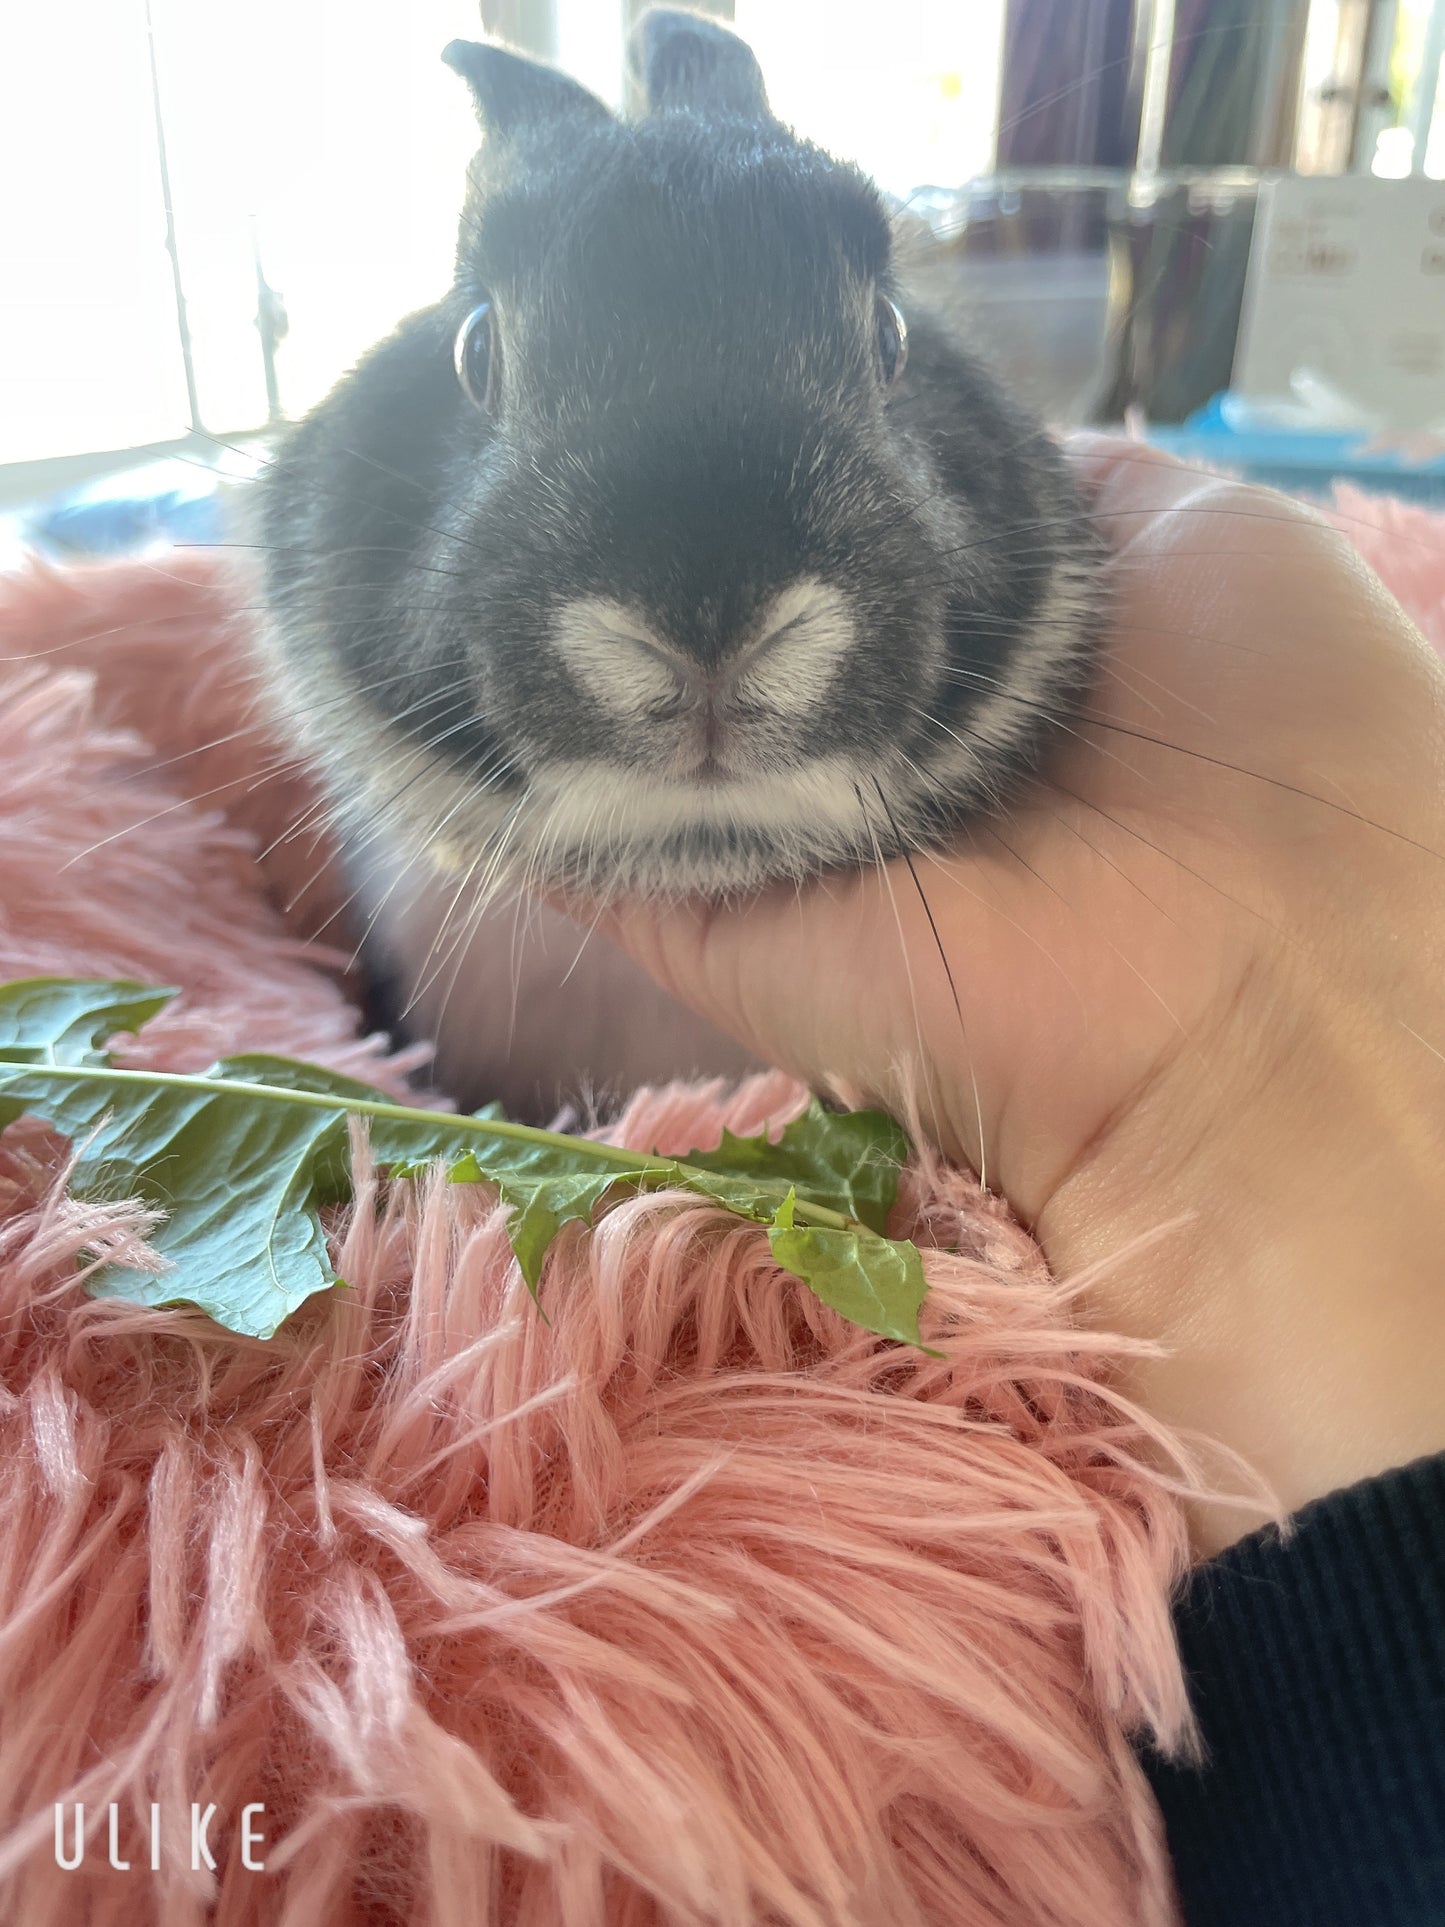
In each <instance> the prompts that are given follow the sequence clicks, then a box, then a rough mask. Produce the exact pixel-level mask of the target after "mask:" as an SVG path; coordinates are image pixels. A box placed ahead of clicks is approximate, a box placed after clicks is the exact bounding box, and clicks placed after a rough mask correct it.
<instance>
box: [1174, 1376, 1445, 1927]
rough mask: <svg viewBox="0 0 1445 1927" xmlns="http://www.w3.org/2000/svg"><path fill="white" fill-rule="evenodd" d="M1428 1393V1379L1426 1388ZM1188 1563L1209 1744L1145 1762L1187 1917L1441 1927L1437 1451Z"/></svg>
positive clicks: (1186, 1646)
mask: <svg viewBox="0 0 1445 1927" xmlns="http://www.w3.org/2000/svg"><path fill="white" fill-rule="evenodd" d="M1441 1395H1442V1398H1445V1385H1442V1394H1441ZM1294 1527H1295V1529H1294V1532H1293V1534H1292V1535H1291V1536H1290V1537H1288V1538H1282V1537H1281V1535H1280V1533H1279V1532H1278V1531H1277V1530H1276V1529H1274V1528H1273V1527H1271V1528H1268V1529H1266V1530H1265V1531H1263V1532H1257V1533H1254V1534H1253V1535H1252V1536H1251V1537H1249V1538H1248V1539H1244V1540H1242V1541H1241V1542H1240V1543H1239V1544H1238V1545H1235V1546H1231V1547H1230V1548H1229V1550H1228V1551H1227V1552H1225V1553H1223V1554H1221V1555H1220V1557H1218V1558H1217V1559H1212V1560H1210V1561H1209V1562H1208V1563H1207V1564H1205V1565H1202V1566H1199V1567H1198V1568H1196V1570H1195V1571H1194V1572H1193V1573H1191V1574H1190V1576H1189V1581H1188V1584H1187V1586H1186V1589H1185V1591H1184V1593H1183V1596H1182V1598H1181V1599H1180V1601H1179V1604H1178V1606H1177V1609H1176V1612H1175V1623H1176V1626H1177V1628H1178V1632H1179V1641H1180V1647H1181V1650H1182V1652H1183V1656H1184V1664H1185V1667H1186V1669H1187V1672H1188V1675H1189V1680H1190V1688H1191V1693H1192V1697H1193V1701H1194V1705H1195V1709H1196V1711H1197V1713H1198V1715H1199V1721H1200V1726H1201V1728H1202V1731H1203V1735H1204V1741H1205V1745H1206V1748H1207V1750H1208V1760H1207V1762H1206V1764H1205V1766H1204V1767H1203V1768H1202V1769H1200V1770H1197V1771H1196V1770H1192V1769H1187V1768H1181V1767H1175V1766H1169V1765H1167V1764H1165V1763H1164V1762H1163V1761H1161V1760H1159V1759H1157V1758H1156V1757H1154V1756H1152V1755H1150V1756H1146V1758H1145V1762H1144V1764H1145V1768H1146V1770H1147V1772H1148V1774H1149V1777H1150V1780H1151V1781H1152V1782H1153V1785H1154V1790H1155V1792H1156V1794H1157V1795H1158V1799H1159V1804H1160V1807H1161V1809H1162V1811H1163V1814H1164V1822H1165V1826H1166V1828H1167V1830H1168V1836H1169V1845H1170V1850H1171V1853H1172V1855H1173V1858H1174V1865H1175V1870H1176V1875H1177V1878H1178V1883H1179V1892H1180V1898H1181V1900H1182V1903H1183V1909H1184V1917H1185V1920H1186V1921H1187V1922H1188V1924H1189V1927H1445V1455H1442V1456H1441V1457H1439V1458H1433V1459H1421V1460H1419V1461H1417V1462H1416V1463H1415V1464H1414V1465H1409V1466H1404V1467H1402V1468H1401V1469H1400V1470H1398V1471H1395V1472H1389V1473H1386V1474H1384V1475H1383V1476H1382V1477H1380V1478H1378V1479H1371V1480H1368V1481H1367V1482H1365V1483H1364V1484H1361V1485H1356V1486H1352V1487H1350V1488H1349V1489H1348V1490H1346V1491H1342V1492H1335V1493H1332V1494H1331V1495H1330V1496H1329V1497H1328V1498H1325V1499H1320V1500H1318V1501H1316V1503H1315V1504H1313V1505H1310V1506H1306V1507H1305V1508H1304V1509H1303V1510H1302V1511H1301V1512H1300V1513H1299V1514H1298V1515H1297V1516H1296V1519H1295V1522H1294Z"/></svg>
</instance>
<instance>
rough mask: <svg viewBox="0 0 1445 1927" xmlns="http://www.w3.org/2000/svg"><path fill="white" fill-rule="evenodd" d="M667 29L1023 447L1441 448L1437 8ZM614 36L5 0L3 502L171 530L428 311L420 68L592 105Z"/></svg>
mask: <svg viewBox="0 0 1445 1927" xmlns="http://www.w3.org/2000/svg"><path fill="white" fill-rule="evenodd" d="M702 10H706V11H710V12H712V13H714V14H716V15H718V16H719V17H720V18H724V19H728V20H733V21H735V23H736V26H737V28H738V30H739V31H740V32H741V33H742V34H744V35H745V36H746V37H747V38H748V39H750V40H751V41H752V43H753V45H754V46H755V48H756V50H757V52H758V55H759V58H760V60H761V63H762V66H763V70H764V73H765V74H766V76H767V80H768V86H769V91H770V95H771V98H772V101H773V104H774V107H775V109H776V111H777V112H778V113H779V114H780V115H781V116H782V117H783V118H784V119H786V120H788V121H790V122H792V123H793V124H794V125H795V126H796V127H798V128H799V130H800V131H802V132H804V133H806V134H808V135H809V136H811V137H813V138H815V139H817V140H818V141H819V142H821V143H822V144H823V145H825V146H826V147H828V148H830V149H831V150H833V151H834V152H837V153H840V154H844V155H848V156H850V157H852V158H855V159H857V160H858V161H860V162H861V163H862V164H863V165H864V166H865V167H866V168H867V169H868V170H869V171H871V172H872V173H873V174H874V175H875V176H876V178H877V179H878V180H879V182H880V183H881V185H882V186H883V187H884V188H885V189H886V190H887V191H888V192H889V194H890V195H892V196H893V197H895V199H896V200H897V202H898V204H899V208H900V224H901V229H902V232H903V235H904V242H905V246H906V247H907V249H908V251H909V254H910V256H911V258H912V260H913V262H914V264H915V268H916V271H917V272H918V273H919V274H920V275H921V276H922V277H923V278H924V279H925V280H926V281H927V283H928V287H929V291H930V293H931V295H932V296H933V297H934V298H935V299H937V300H938V301H940V302H943V303H945V304H948V305H952V306H955V307H956V308H957V310H958V311H959V313H960V314H961V315H962V316H963V317H964V319H965V322H966V325H967V326H968V328H969V330H970V332H971V333H972V335H973V336H974V338H975V339H976V340H977V341H978V342H979V343H980V344H981V345H982V346H983V347H984V348H985V349H986V350H987V351H988V352H990V353H991V354H993V356H994V357H995V358H996V359H997V360H998V361H999V362H1000V363H1001V364H1002V366H1003V367H1004V369H1005V372H1007V373H1008V374H1009V375H1010V376H1011V377H1012V378H1013V380H1014V381H1015V382H1016V383H1017V384H1018V385H1019V386H1020V387H1021V388H1022V389H1023V390H1024V391H1025V392H1026V393H1027V394H1028V395H1029V397H1030V398H1031V399H1032V400H1033V401H1035V402H1036V403H1037V404H1038V405H1039V406H1040V407H1041V408H1042V409H1043V410H1044V411H1045V412H1046V413H1047V414H1048V415H1049V416H1050V418H1051V419H1053V420H1055V421H1057V422H1061V423H1062V422H1070V421H1082V420H1096V421H1122V420H1125V419H1128V420H1130V421H1132V422H1133V423H1134V424H1135V425H1136V426H1137V425H1138V424H1140V423H1147V424H1149V425H1150V426H1151V427H1152V428H1153V429H1156V430H1161V431H1162V430H1164V429H1167V428H1168V427H1169V426H1170V425H1175V426H1176V427H1177V426H1178V425H1181V424H1186V423H1188V424H1192V426H1191V427H1190V428H1189V429H1188V431H1187V432H1188V433H1190V434H1195V435H1197V434H1200V433H1209V432H1215V433H1222V432H1224V430H1226V429H1228V428H1230V427H1231V424H1232V427H1233V429H1234V430H1236V431H1237V430H1238V429H1239V426H1240V422H1239V418H1238V413H1237V411H1238V409H1239V408H1240V407H1241V406H1244V405H1245V404H1246V403H1248V402H1249V400H1250V397H1251V396H1253V398H1254V406H1255V414H1254V415H1253V416H1251V417H1250V422H1249V425H1250V426H1252V428H1254V429H1261V430H1264V429H1267V430H1268V431H1269V432H1271V433H1275V434H1285V433H1294V432H1295V431H1297V430H1301V429H1304V430H1310V431H1313V432H1326V431H1328V432H1331V433H1336V434H1338V433H1343V432H1345V431H1351V432H1353V433H1354V434H1355V435H1356V436H1357V437H1360V436H1363V437H1365V442H1364V443H1361V444H1359V445H1361V446H1365V447H1366V449H1367V453H1368V451H1370V450H1374V449H1376V448H1377V447H1383V448H1384V449H1385V453H1386V456H1387V457H1388V459H1390V460H1392V461H1396V462H1398V461H1399V460H1400V459H1401V458H1400V447H1399V442H1398V436H1399V434H1400V433H1401V432H1402V431H1403V432H1404V433H1405V434H1406V436H1407V437H1408V436H1409V435H1412V434H1414V435H1417V436H1418V435H1421V434H1425V435H1428V433H1429V432H1431V431H1442V430H1445V187H1442V186H1441V185H1440V183H1442V181H1445V75H1442V67H1445V0H733V3H732V4H725V3H724V4H720V3H718V0H711V4H705V5H704V7H703V9H702ZM639 11H641V0H484V4H483V6H482V8H481V18H480V19H479V18H478V14H477V10H476V5H475V0H45V4H32V3H31V0H0V165H3V175H0V178H3V179H4V180H5V182H6V183H7V186H6V189H5V220H4V229H3V231H4V247H3V249H0V510H4V509H6V508H7V507H8V508H9V509H11V510H12V512H13V511H14V510H15V508H16V505H19V504H28V505H34V504H36V503H45V504H55V503H57V502H64V503H65V504H66V506H67V510H68V512H69V513H70V516H71V520H70V522H69V523H68V524H66V523H65V522H64V521H63V519H62V520H56V519H55V518H54V517H53V516H52V517H51V520H50V521H49V522H48V523H47V524H46V525H45V530H44V533H45V536H46V539H47V540H48V541H49V542H50V543H51V545H52V546H58V547H62V548H63V547H64V546H65V545H66V542H67V540H69V541H71V542H72V544H73V545H74V546H76V547H85V546H87V545H88V544H93V543H94V542H95V540H96V537H95V535H94V530H95V527H96V526H98V525H97V524H96V523H95V519H94V516H93V515H92V516H91V522H90V524H89V525H87V523H86V520H85V516H86V513H87V511H86V501H87V500H89V501H90V502H91V503H92V504H93V503H94V501H96V500H100V499H102V498H104V499H113V498H114V496H115V494H116V491H115V490H114V488H111V487H110V486H109V479H108V478H112V477H114V476H115V475H116V474H117V473H118V472H124V473H125V474H126V475H127V476H129V475H131V474H132V472H133V471H134V470H135V469H136V466H137V463H138V462H139V461H140V460H141V457H142V456H145V457H146V458H148V460H150V461H151V463H152V466H151V468H150V472H151V474H152V476H153V478H154V477H155V476H156V475H157V474H158V471H157V470H156V469H155V468H154V465H153V464H154V461H155V460H168V461H169V462H170V463H171V464H172V466H171V468H170V470H169V478H170V479H169V482H168V483H167V484H166V488H168V489H169V495H168V497H167V501H168V506H167V507H166V508H165V511H164V512H165V513H166V514H168V515H169V516H170V517H171V518H172V521H174V520H175V518H177V517H179V518H180V519H181V521H182V522H184V519H185V516H186V514H187V513H188V512H189V508H188V504H192V503H193V502H194V504H195V515H196V518H197V527H203V526H204V524H205V521H206V516H207V514H208V512H209V511H208V510H207V508H206V506H205V502H204V497H205V496H206V493H207V491H208V490H209V488H210V487H211V486H212V483H211V476H210V473H209V471H210V470H211V469H212V468H214V467H219V468H220V469H221V470H222V471H225V470H226V469H228V468H240V469H245V468H246V466H247V465H248V464H254V461H255V459H256V458H257V457H256V450H257V448H258V447H259V448H262V449H264V446H265V437H266V436H267V434H268V432H272V431H274V430H275V428H276V426H277V425H278V424H279V423H281V422H283V421H284V420H286V419H288V418H290V417H294V416H296V415H298V414H300V413H302V412H304V411H305V409H306V408H307V407H308V406H310V404H311V403H313V402H314V401H315V400H317V399H318V398H319V397H320V396H321V395H322V394H323V393H324V392H325V391H326V389H327V388H328V387H329V385H330V384H331V383H332V382H333V381H334V380H335V378H336V377H337V375H338V374H339V373H341V372H342V370H343V369H345V368H346V367H347V366H348V365H349V364H350V363H352V362H353V361H354V360H355V359H356V357H357V356H358V355H359V354H360V353H361V352H362V351H363V350H364V349H365V348H366V347H367V346H368V345H369V344H370V343H371V342H373V341H375V340H376V339H378V338H379V337H380V336H381V335H383V334H384V333H386V332H387V331H388V330H389V329H390V328H391V326H392V325H393V324H394V322H395V321H396V320H397V319H398V318H399V317H400V316H401V315H402V314H403V313H405V312H407V311H408V310H410V309H412V308H415V307H418V306H420V305H423V304H425V303H427V302H429V301H431V300H434V299H436V298H437V297H438V296H439V295H440V294H441V293H442V292H443V291H444V289H445V288H446V286H447V284H448V281H449V278H450V268H451V254H452V247H453V241H454V232H455V220H456V214H457V208H458V204H459V200H460V194H461V186H462V177H463V170H464V168H465V164H466V161H467V158H468V156H469V154H470V153H471V151H472V149H473V147H474V145H475V137H476V136H475V123H474V121H473V118H472V111H471V106H470V102H469V100H468V98H467V95H466V90H465V89H464V87H463V86H462V85H461V83H460V82H459V81H458V80H457V79H456V77H455V76H454V75H453V74H451V73H450V72H448V71H447V70H446V69H445V68H443V67H442V65H441V63H440V61H439V59H438V54H439V52H440V49H441V48H442V46H443V45H444V44H445V43H446V41H447V40H448V39H450V38H452V37H453V36H455V35H457V34H463V35H467V34H475V33H477V32H478V31H479V30H480V29H481V28H485V29H486V30H488V31H490V32H495V33H499V34H501V35H504V36H505V37H507V38H508V39H510V40H512V41H513V42H515V43H516V44H518V45H521V46H523V47H526V48H529V49H531V50H533V51H535V52H537V53H539V54H542V55H545V56H546V57H548V58H550V59H553V60H555V61H557V62H558V63H560V64H561V65H563V66H564V67H566V68H567V69H569V70H570V71H571V72H573V73H575V74H577V75H578V76H579V77H580V78H581V79H583V80H584V81H585V82H586V83H587V84H588V85H589V86H591V87H592V88H594V89H595V90H596V91H597V92H598V93H599V94H601V95H603V96H604V97H605V98H607V99H608V100H609V101H611V102H613V103H614V104H617V105H619V106H621V105H625V104H626V83H625V77H624V62H623V46H624V41H625V36H626V33H627V31H628V28H629V26H630V24H631V17H632V16H633V15H634V14H635V13H637V12H639ZM1322 197H1323V198H1322ZM1392 277H1393V279H1392ZM1395 281H1398V287H1397V286H1396V285H1395ZM1432 316H1433V320H1432ZM1274 391H1278V394H1277V395H1275V394H1274ZM1272 395H1274V400H1275V405H1274V412H1273V413H1272V414H1271V413H1270V412H1269V404H1270V400H1271V396H1272ZM1231 407H1233V408H1234V409H1235V410H1236V415H1235V416H1234V417H1231V416H1230V413H1229V410H1230V408H1231ZM1261 408H1263V409H1264V414H1263V415H1260V413H1259V410H1260V409H1261ZM1211 411H1212V413H1211ZM1291 411H1293V412H1291ZM1211 425H1212V426H1211ZM1181 432H1184V431H1182V430H1181ZM1392 434H1394V435H1395V436H1396V437H1397V440H1396V444H1395V446H1394V448H1393V451H1392V450H1391V447H1390V442H1389V438H1390V436H1391V435H1392ZM1382 435H1383V436H1384V437H1385V441H1384V442H1383V443H1381V442H1380V439H1379V438H1380V437H1381V436H1382ZM258 438H259V440H258ZM1422 451H1423V456H1422ZM1415 456H1416V457H1422V459H1420V460H1415V461H1414V466H1415V467H1421V466H1422V461H1423V466H1424V468H1425V469H1426V470H1429V468H1430V463H1431V461H1432V460H1433V459H1434V456H1433V453H1432V444H1431V443H1430V442H1429V441H1428V439H1427V440H1424V441H1420V442H1419V443H1418V446H1417V447H1416V449H1415ZM1405 458H1406V460H1407V465H1408V462H1409V460H1410V459H1411V458H1410V450H1409V449H1408V448H1407V449H1406V451H1405ZM177 463H179V464H182V465H183V466H182V467H180V468H178V467H176V466H175V464H177ZM201 471H207V472H206V474H205V475H204V477H202V475H201ZM188 476H190V477H192V478H197V479H194V480H193V481H192V482H191V483H189V484H188V482H187V477H188ZM87 489H88V490H89V491H90V493H89V495H88V496H85V497H83V498H81V497H77V495H76V491H77V490H82V491H84V490H87ZM107 490H109V494H107ZM155 490H158V491H160V492H161V493H165V490H163V489H162V488H161V484H160V482H159V481H154V480H153V492H154V491H155ZM143 493H144V491H142V494H143ZM77 502H78V503H79V506H78V508H77ZM77 518H78V519H77ZM12 520H13V513H12ZM112 522H114V517H113V516H112ZM87 526H89V527H90V528H91V535H89V536H87V535H86V534H85V532H84V531H85V529H86V527H87ZM67 528H68V529H69V531H70V533H69V535H68V536H67V532H66V531H67ZM130 533H131V535H133V534H134V530H133V529H132V530H131V531H130Z"/></svg>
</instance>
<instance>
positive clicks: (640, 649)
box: [552, 577, 856, 722]
mask: <svg viewBox="0 0 1445 1927" xmlns="http://www.w3.org/2000/svg"><path fill="white" fill-rule="evenodd" d="M855 633H856V630H855V626H854V622H853V617H852V614H851V612H850V610H849V608H848V604H847V601H846V599H845V598H844V596H843V595H842V594H841V593H840V592H839V591H838V590H837V589H834V588H832V587H830V586H829V585H828V584H827V583H825V582H819V581H817V580H816V579H815V578H812V577H809V578H805V579H804V580H803V581H800V582H795V583H793V584H792V585H791V586H790V587H789V588H787V589H785V590H783V592H782V593H781V594H780V595H778V596H776V597H775V598H774V599H773V601H772V602H771V603H770V604H769V605H768V606H767V608H766V609H765V610H764V612H763V616H762V620H761V621H760V622H759V623H758V624H757V625H756V627H755V629H754V632H753V634H752V636H751V637H750V638H749V639H748V640H746V641H745V642H744V643H743V645H742V647H741V648H740V649H738V650H736V651H735V652H733V653H731V654H730V655H728V656H727V657H726V658H725V659H724V660H723V661H722V662H721V663H720V664H718V666H717V668H716V669H715V670H711V671H709V670H708V669H705V668H704V667H703V665H702V664H701V663H699V662H697V661H696V660H695V659H694V658H693V657H691V656H689V655H687V654H685V653H684V652H683V651H682V650H680V649H676V648H674V647H673V645H672V644H671V643H669V642H666V641H664V640H663V639H662V637H660V636H659V635H657V633H656V632H655V631H654V630H652V629H651V628H649V627H648V625H647V623H646V621H645V620H644V619H643V618H642V616H641V615H640V614H639V613H638V612H637V611H636V610H635V609H629V608H627V607H626V606H625V605H624V604H622V603H620V602H613V601H610V600H609V599H607V598H606V597H603V596H584V597H581V598H579V599H578V600H577V601H575V602H569V603H567V604H566V605H565V606H564V607H563V608H562V609H561V610H559V612H558V614H557V616H556V617H555V619H554V621H553V625H552V640H553V642H554V644H555V646H556V648H557V650H558V651H559V653H560V654H561V656H562V659H563V661H564V662H565V663H566V664H567V667H568V669H569V670H570V671H571V672H572V674H573V676H574V677H575V678H576V679H577V681H578V683H579V684H580V685H581V686H582V688H583V689H584V690H585V691H586V692H587V694H588V696H590V697H591V699H592V700H593V701H594V702H596V703H598V704H599V705H600V706H601V707H602V708H603V709H604V710H606V712H607V713H608V714H609V715H610V716H613V717H615V718H616V719H617V720H618V721H619V722H642V721H645V720H646V719H647V718H648V717H649V716H651V715H652V713H653V712H654V711H655V710H656V709H657V708H658V706H659V705H660V704H663V703H668V702H673V701H676V699H677V698H678V697H679V696H689V697H691V698H692V700H693V702H694V703H697V704H700V705H702V704H705V705H706V706H707V708H708V710H709V711H710V712H712V711H714V710H715V708H716V706H717V705H718V704H719V703H725V702H726V701H727V699H728V698H729V697H731V696H733V695H738V696H741V697H743V698H744V699H745V700H746V701H747V702H748V703H749V704H750V705H752V706H754V707H761V708H765V709H769V710H773V711H776V712H782V713H792V712H796V711H797V710H799V709H803V708H806V707H808V706H810V705H812V704H815V703H818V702H821V701H822V699H823V697H824V695H825V694H826V692H827V691H828V689H829V687H830V685H831V683H832V681H833V678H834V676H835V674H836V673H837V669H838V665H839V664H840V662H841V661H842V659H843V657H844V656H845V655H846V654H847V652H848V650H849V649H850V648H851V646H852V644H853V640H854V636H855Z"/></svg>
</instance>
